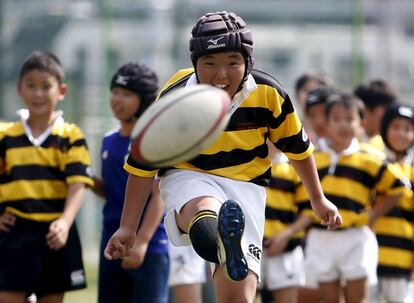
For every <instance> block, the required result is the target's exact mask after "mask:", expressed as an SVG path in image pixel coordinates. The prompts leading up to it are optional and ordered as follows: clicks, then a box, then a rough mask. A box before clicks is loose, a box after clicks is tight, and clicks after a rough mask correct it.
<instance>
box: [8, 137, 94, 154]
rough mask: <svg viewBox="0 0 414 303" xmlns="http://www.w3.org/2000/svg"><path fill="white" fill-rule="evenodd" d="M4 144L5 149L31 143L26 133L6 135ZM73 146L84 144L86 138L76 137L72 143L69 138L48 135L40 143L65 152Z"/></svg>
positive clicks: (26, 145)
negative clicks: (14, 135) (13, 135)
mask: <svg viewBox="0 0 414 303" xmlns="http://www.w3.org/2000/svg"><path fill="white" fill-rule="evenodd" d="M3 141H4V144H5V145H6V146H7V149H12V148H19V147H30V146H33V144H32V143H31V142H30V141H29V139H28V138H27V136H26V134H23V135H20V136H16V137H11V136H6V137H5V138H4V139H3ZM73 146H86V147H87V144H86V140H85V139H84V138H81V139H78V140H76V141H75V142H73V143H72V144H71V143H70V138H64V137H61V136H59V135H49V136H48V137H47V138H46V140H45V141H44V142H43V143H42V144H41V147H43V148H48V147H52V148H58V149H59V150H61V151H63V152H66V151H68V150H69V149H70V148H71V147H73Z"/></svg>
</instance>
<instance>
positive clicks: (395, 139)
mask: <svg viewBox="0 0 414 303" xmlns="http://www.w3.org/2000/svg"><path fill="white" fill-rule="evenodd" d="M387 141H388V144H389V145H390V146H391V148H392V149H393V150H394V151H396V152H405V151H407V149H408V148H409V147H410V146H411V144H412V143H413V141H414V126H413V124H412V123H411V122H410V121H409V120H408V119H405V118H400V117H396V118H394V119H392V120H391V122H390V124H389V126H388V129H387Z"/></svg>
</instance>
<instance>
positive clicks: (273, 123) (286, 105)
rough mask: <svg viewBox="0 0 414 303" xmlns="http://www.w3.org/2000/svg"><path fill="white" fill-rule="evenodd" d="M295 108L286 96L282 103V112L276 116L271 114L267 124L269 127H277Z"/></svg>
mask: <svg viewBox="0 0 414 303" xmlns="http://www.w3.org/2000/svg"><path fill="white" fill-rule="evenodd" d="M294 111H295V109H294V108H293V105H292V102H290V100H289V99H288V98H287V99H285V102H283V104H282V112H281V113H280V115H279V116H277V117H276V118H275V117H273V115H272V116H271V119H270V120H269V126H270V127H271V128H278V127H279V126H280V125H281V124H282V123H283V122H284V121H285V120H286V116H287V115H289V114H291V113H293V112H294Z"/></svg>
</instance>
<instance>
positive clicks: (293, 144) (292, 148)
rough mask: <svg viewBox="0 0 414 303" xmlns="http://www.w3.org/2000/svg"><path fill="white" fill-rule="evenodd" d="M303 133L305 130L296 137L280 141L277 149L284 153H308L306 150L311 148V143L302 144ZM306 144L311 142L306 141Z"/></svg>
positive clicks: (277, 143)
mask: <svg viewBox="0 0 414 303" xmlns="http://www.w3.org/2000/svg"><path fill="white" fill-rule="evenodd" d="M302 133H303V128H302V129H301V130H300V132H299V133H297V134H296V135H293V136H290V137H286V138H282V139H279V140H278V141H277V142H276V144H275V146H276V148H278V149H279V150H281V151H282V152H283V151H289V152H290V153H293V154H302V153H304V152H306V150H307V149H308V148H309V143H308V144H302V142H303V139H302V138H303V136H302ZM306 142H309V139H308V140H306Z"/></svg>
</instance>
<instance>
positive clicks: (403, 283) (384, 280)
mask: <svg viewBox="0 0 414 303" xmlns="http://www.w3.org/2000/svg"><path fill="white" fill-rule="evenodd" d="M381 297H384V299H385V301H386V302H400V303H412V302H413V283H412V281H411V280H408V279H405V278H392V277H389V278H388V277H381V278H378V284H377V285H376V286H375V287H372V288H370V296H369V302H370V303H377V302H381Z"/></svg>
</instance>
